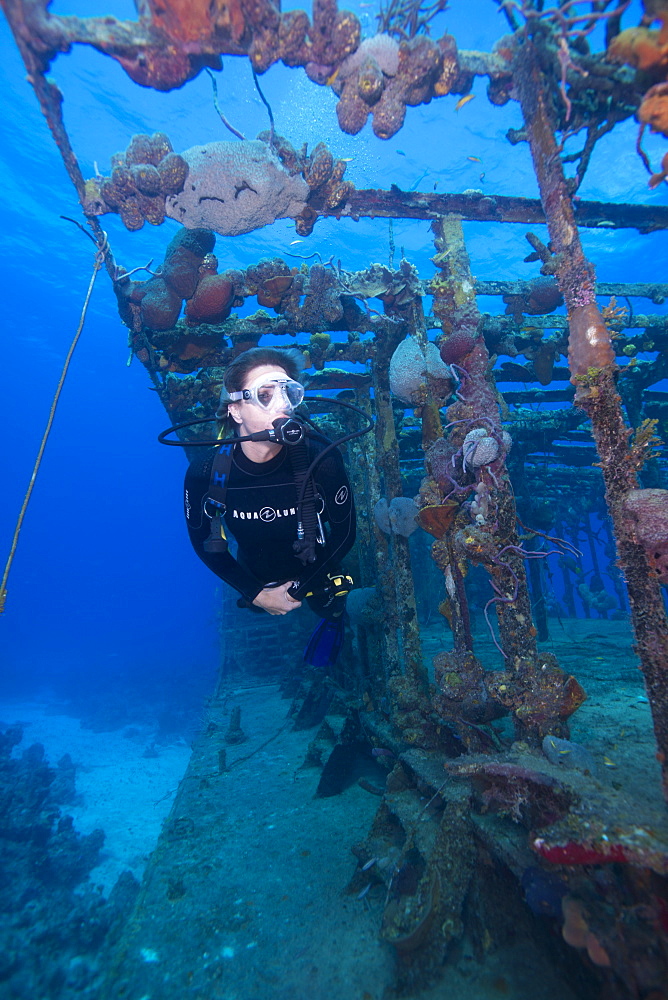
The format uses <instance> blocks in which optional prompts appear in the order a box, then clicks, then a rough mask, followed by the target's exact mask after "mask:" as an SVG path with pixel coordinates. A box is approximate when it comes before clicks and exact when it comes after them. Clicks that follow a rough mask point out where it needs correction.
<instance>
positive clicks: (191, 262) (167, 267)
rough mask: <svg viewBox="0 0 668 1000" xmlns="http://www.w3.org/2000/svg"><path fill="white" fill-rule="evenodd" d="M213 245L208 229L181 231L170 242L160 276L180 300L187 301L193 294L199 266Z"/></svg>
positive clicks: (214, 239) (213, 237) (214, 242)
mask: <svg viewBox="0 0 668 1000" xmlns="http://www.w3.org/2000/svg"><path fill="white" fill-rule="evenodd" d="M215 245H216V237H215V236H214V234H213V233H212V232H211V230H210V229H182V230H180V231H179V232H178V233H177V234H176V236H174V238H173V239H172V240H171V241H170V243H169V246H168V247H167V250H166V252H165V262H164V264H163V265H162V271H161V275H162V277H163V278H164V280H165V281H166V282H167V284H168V285H169V286H170V288H171V289H172V290H173V291H174V292H176V293H177V295H178V296H179V297H180V298H182V299H189V298H190V297H191V295H193V294H194V292H195V288H196V287H197V282H198V280H199V268H200V265H201V264H202V261H203V260H204V257H205V255H206V254H207V253H211V251H212V250H213V248H214V246H215Z"/></svg>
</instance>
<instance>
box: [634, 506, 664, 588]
mask: <svg viewBox="0 0 668 1000" xmlns="http://www.w3.org/2000/svg"><path fill="white" fill-rule="evenodd" d="M624 509H625V511H626V513H627V514H628V515H629V517H630V518H631V521H632V524H633V529H632V530H633V534H634V537H635V540H636V541H637V542H639V543H640V544H641V545H642V546H643V548H644V549H645V554H646V556H647V561H648V562H649V564H650V566H651V568H652V570H653V571H654V573H656V576H657V578H658V580H659V582H660V583H663V584H668V490H657V489H649V490H630V492H629V493H628V495H627V497H626V499H625V501H624Z"/></svg>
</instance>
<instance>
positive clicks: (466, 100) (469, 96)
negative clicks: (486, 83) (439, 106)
mask: <svg viewBox="0 0 668 1000" xmlns="http://www.w3.org/2000/svg"><path fill="white" fill-rule="evenodd" d="M474 97H475V94H467V95H466V97H460V98H459V100H458V101H457V103H456V104H455V111H459V110H460V109H461V108H463V107H464V105H465V104H468V103H469V101H472V100H473V98H474Z"/></svg>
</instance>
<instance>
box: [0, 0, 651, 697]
mask: <svg viewBox="0 0 668 1000" xmlns="http://www.w3.org/2000/svg"><path fill="white" fill-rule="evenodd" d="M103 7H104V12H105V13H113V14H115V15H116V16H119V17H133V16H134V15H133V8H132V4H130V3H113V4H110V5H103ZM352 8H353V9H355V5H354V4H353V5H352ZM52 9H53V11H54V13H68V14H70V13H72V14H81V15H85V14H90V13H91V5H90V4H89V3H78V4H77V3H72V4H64V3H60V2H58V3H56V4H54V6H53V8H52ZM359 14H360V16H361V19H362V23H363V25H365V26H368V28H367V30H368V31H371V28H372V21H371V12H370V11H369V9H368V8H367V7H366V6H363V7H362V9H360V11H359ZM627 16H628V15H627ZM629 23H632V18H631V17H630V16H629ZM441 27H445V28H447V30H449V31H450V32H452V33H453V34H455V36H456V37H457V39H458V44H459V46H460V48H479V49H483V50H484V49H488V48H489V47H490V46H491V45H492V44H493V42H494V41H495V40H496V39H497V38H498V37H499V36H500V35H501V34H503V33H504V32H505V19H504V17H503V16H502V15H501V14H499V13H498V12H496V11H495V10H494V9H493V7H492V5H490V4H489V3H484V2H482V0H478V2H476V3H467V4H466V5H465V6H464V5H460V4H455V5H453V10H452V11H448V12H447V13H446V14H443V15H441V16H440V19H439V22H438V24H437V25H436V26H435V28H434V33H435V34H438V33H439V31H440V29H441ZM0 45H1V48H2V53H3V58H2V61H1V65H0V73H1V74H2V76H1V87H0V101H1V102H2V114H1V115H0V137H1V142H0V149H1V150H2V152H1V153H0V155H1V156H2V177H3V183H2V186H1V188H0V212H1V213H2V216H1V224H0V246H1V252H2V261H3V264H2V284H3V288H4V296H3V306H4V315H3V320H4V322H3V327H4V337H3V341H4V345H5V346H4V357H3V360H4V365H3V368H4V377H3V392H2V424H3V429H4V434H5V447H4V460H3V466H4V470H5V471H4V474H3V480H4V484H5V485H4V488H3V490H2V495H1V497H0V505H1V506H0V551H2V552H3V553H4V552H5V551H7V549H8V546H9V541H10V538H11V532H12V529H13V523H14V520H15V518H16V516H17V514H18V510H19V507H20V504H21V501H22V498H23V495H24V491H25V489H26V486H27V482H28V479H29V476H30V471H31V468H32V462H33V460H34V456H35V454H36V450H37V447H38V443H39V440H40V437H41V433H42V429H43V426H44V423H45V421H46V417H47V414H48V409H49V406H50V401H51V398H52V395H53V392H54V390H55V386H56V382H57V380H58V377H59V373H60V368H61V365H62V361H63V359H64V356H65V353H66V351H67V348H68V346H69V343H70V341H71V338H72V336H73V334H74V331H75V329H76V326H77V323H78V319H79V315H80V311H81V307H82V303H83V298H84V295H85V291H86V288H87V285H88V280H89V277H90V270H91V264H92V254H91V250H92V247H91V246H90V245H89V241H88V240H87V239H86V238H85V237H84V236H83V235H82V234H81V233H79V232H78V231H77V230H76V229H75V227H74V226H72V224H71V223H68V222H64V221H62V220H61V219H60V218H59V216H60V215H61V214H64V215H70V216H74V217H78V215H79V212H78V204H77V200H76V196H75V193H74V190H73V188H72V186H71V184H70V183H69V180H68V178H67V176H66V173H65V170H64V168H63V166H62V163H61V160H60V157H59V155H58V151H57V149H56V147H55V144H54V143H53V141H52V138H51V135H50V133H49V131H48V129H47V126H46V124H45V122H44V120H43V118H42V116H41V113H40V111H39V108H38V106H37V102H36V100H35V98H34V95H33V93H32V90H31V88H30V86H29V85H28V83H27V82H26V80H25V71H24V67H23V65H22V62H21V60H20V57H19V55H18V52H17V50H16V49H15V47H14V44H13V39H12V37H11V34H10V32H9V30H8V27H7V25H6V23H5V22H4V21H3V22H2V23H1V24H0ZM224 63H225V69H224V72H223V74H222V77H220V78H219V90H220V98H221V103H222V105H223V107H224V109H225V113H226V115H227V117H228V118H229V120H230V121H231V122H233V123H236V124H237V126H241V127H243V129H244V131H245V134H246V135H249V136H253V135H255V134H256V133H257V132H258V131H260V130H261V129H262V128H265V127H266V126H267V119H266V112H265V109H264V106H263V105H262V103H261V102H260V100H259V98H258V96H257V93H256V92H255V89H254V87H253V81H252V76H251V73H250V68H249V65H248V62H247V60H245V59H241V58H233V57H227V58H226V59H225V60H224ZM52 74H53V76H54V78H55V79H56V81H57V83H58V85H59V87H60V88H61V90H62V92H63V94H64V97H65V104H64V109H65V122H66V125H67V128H68V131H69V134H70V136H71V140H72V144H73V147H74V149H75V150H76V153H77V156H78V158H79V162H80V164H81V167H82V170H83V173H84V175H85V176H90V175H92V174H93V172H94V163H97V165H98V168H99V170H100V171H101V172H103V173H104V172H107V171H108V166H109V157H110V156H111V154H112V153H114V152H115V151H117V150H119V149H123V148H124V147H125V146H126V145H127V142H128V139H129V137H130V136H131V135H132V134H133V133H135V132H141V131H147V132H152V131H155V130H157V129H165V130H166V131H167V132H168V134H169V135H170V138H171V140H172V143H173V145H174V148H175V149H176V150H179V149H183V148H188V147H189V146H191V145H194V144H196V143H200V142H203V141H206V140H208V139H227V138H229V134H228V133H226V131H225V130H224V128H223V126H222V125H221V123H220V121H219V119H218V116H217V114H216V112H215V109H214V108H213V105H212V101H211V91H210V84H209V79H208V77H207V76H206V74H204V73H202V74H200V76H199V77H198V78H197V79H196V80H194V81H192V82H191V83H189V84H187V85H186V86H185V87H183V88H181V89H180V90H177V91H173V92H171V93H167V94H163V93H157V92H154V91H151V90H148V89H144V88H141V87H138V86H136V85H134V84H132V83H131V81H130V80H129V79H128V78H127V77H126V75H125V74H124V72H123V71H122V70H121V68H120V67H119V66H118V65H117V63H115V62H114V61H113V60H111V59H106V58H103V57H101V56H100V55H98V54H97V53H96V52H94V51H93V50H90V49H87V48H85V47H83V46H79V47H77V48H75V49H74V50H73V51H72V52H71V53H70V54H69V55H68V56H67V57H62V56H61V57H60V58H58V59H57V60H56V62H55V64H54V66H53V67H52ZM262 87H263V90H264V92H265V93H266V95H267V97H268V99H269V100H270V102H271V104H272V106H273V109H274V114H275V118H276V126H277V129H278V130H279V131H280V132H281V133H282V134H284V135H286V136H287V137H288V138H289V139H290V140H291V141H292V142H293V143H294V144H295V145H297V146H298V145H301V143H302V142H305V141H306V142H308V143H309V144H310V145H311V146H312V145H313V144H315V142H317V141H319V140H324V141H325V142H327V143H328V144H329V145H330V146H331V148H332V149H333V150H334V151H335V154H336V155H338V156H343V157H347V156H351V157H353V160H352V162H351V163H350V164H349V168H348V173H347V176H348V177H349V178H350V179H352V180H353V181H354V183H355V185H356V186H357V187H367V186H369V187H371V186H385V187H387V186H389V184H390V183H396V184H397V185H399V186H400V187H402V188H404V189H409V188H411V187H412V186H413V185H414V184H415V182H416V181H418V180H419V179H420V178H421V177H422V178H423V179H422V180H421V181H420V185H419V186H420V189H421V190H426V191H430V190H433V187H434V185H435V184H436V183H438V190H440V191H458V190H464V189H466V188H470V187H480V188H482V189H484V190H485V191H486V192H489V193H500V194H523V195H530V196H535V195H536V194H537V190H536V182H535V178H534V175H533V171H532V168H531V162H530V156H529V151H528V147H527V146H526V144H520V145H518V146H514V147H513V146H510V145H509V144H508V143H507V142H506V141H505V139H504V134H505V131H506V130H507V129H508V128H509V127H517V126H519V124H520V114H519V109H518V106H517V105H516V104H515V103H514V102H510V103H509V104H507V105H506V106H504V107H502V108H495V107H492V106H490V105H489V103H488V102H487V99H486V97H485V92H484V81H483V80H482V79H480V78H478V79H476V82H475V85H474V89H473V93H475V94H476V99H475V100H473V101H470V102H469V103H468V104H467V105H466V106H465V107H464V108H462V109H461V110H460V111H459V112H456V111H455V110H454V106H455V101H454V99H442V100H437V101H433V102H432V103H431V104H430V105H427V106H424V105H423V106H420V107H418V108H410V109H409V110H408V114H407V117H406V124H405V126H404V128H403V129H402V130H401V131H400V132H399V133H398V134H397V135H396V136H395V137H394V138H393V139H391V140H389V141H388V142H382V141H381V140H379V139H377V138H375V137H374V135H373V133H372V132H371V129H370V125H368V124H367V126H366V127H365V129H364V131H363V132H362V133H361V134H360V135H359V136H356V137H351V136H347V135H344V134H343V133H341V132H340V131H339V129H338V125H337V121H336V116H335V111H334V107H335V101H336V98H335V97H334V95H333V94H332V92H331V91H329V90H328V89H326V88H319V87H317V86H315V85H313V84H311V83H310V82H309V81H308V80H307V79H306V77H305V74H304V73H303V71H301V70H293V71H290V70H288V69H286V68H285V67H283V66H278V65H277V66H274V67H272V68H271V70H269V71H268V72H267V73H266V74H265V75H264V76H263V77H262ZM635 131H636V126H635V123H634V122H633V121H632V120H631V121H627V122H624V123H623V124H622V125H620V126H618V127H617V128H616V129H615V130H614V132H613V133H612V134H611V135H609V136H606V137H605V138H604V139H603V140H602V141H601V142H600V143H599V145H598V147H597V149H596V151H595V154H594V156H593V158H592V162H591V165H590V168H589V171H588V174H587V177H586V178H585V182H584V184H583V185H582V188H581V190H580V194H581V196H582V197H583V198H593V199H601V200H605V199H611V200H615V201H617V200H619V201H638V202H643V203H645V204H664V203H665V201H666V194H665V188H664V186H663V185H661V186H660V187H659V188H657V189H656V190H655V191H653V192H650V191H649V190H648V189H647V186H646V180H647V175H646V173H645V171H644V168H643V167H642V164H641V162H640V160H639V158H638V157H637V155H636V153H635V151H634V143H635ZM578 141H579V140H578ZM662 143H663V139H662V138H661V137H652V138H648V139H647V140H646V145H647V149H648V152H649V153H650V155H653V159H654V160H657V158H658V157H659V156H660V155H661V150H662ZM402 153H403V154H405V155H402ZM469 156H476V157H480V160H481V161H482V162H481V163H477V162H472V161H470V160H469V159H468V157H469ZM481 168H482V170H481ZM425 171H426V172H427V173H426V176H424V177H423V175H424V174H425ZM483 171H484V175H485V176H484V179H483V181H480V173H481V172H483ZM103 225H104V227H105V228H106V230H107V231H108V233H109V237H110V241H111V245H112V247H113V250H114V253H115V255H116V259H117V261H119V262H121V263H123V264H124V265H125V266H126V267H133V266H136V265H137V264H144V263H146V262H147V260H149V259H150V258H155V259H156V260H160V259H161V257H162V254H163V251H164V248H165V246H166V244H167V242H168V241H169V239H170V238H171V236H172V235H173V233H174V231H175V229H176V225H175V223H171V222H169V221H168V222H167V223H166V224H164V225H163V227H161V228H160V229H157V230H156V229H153V228H152V227H150V226H148V225H147V226H145V227H144V229H143V230H142V231H141V232H139V233H128V232H127V231H126V230H125V229H124V228H123V226H122V224H121V223H120V220H119V218H118V217H117V216H114V215H109V216H106V217H104V219H103ZM536 228H537V232H538V235H539V236H544V235H545V233H544V232H541V229H540V227H536ZM465 229H466V234H467V245H468V250H469V254H470V257H471V263H472V269H473V273H474V274H475V275H476V276H477V277H478V278H480V279H487V278H514V277H529V276H531V275H532V274H533V273H537V271H536V265H532V266H527V265H524V264H522V263H521V262H522V259H523V257H524V256H526V253H527V244H526V241H525V239H524V235H523V227H522V226H511V225H505V226H495V227H490V226H487V225H482V224H467V225H466V227H465ZM394 238H395V243H396V245H397V248H398V249H399V248H401V247H403V248H404V251H405V253H406V255H407V256H408V257H409V258H410V259H411V260H412V261H413V262H414V263H415V264H416V265H417V266H418V268H419V269H420V270H421V273H423V274H428V273H429V268H430V266H431V265H429V261H428V258H429V257H430V256H431V255H432V254H433V249H432V244H431V241H430V233H429V230H428V226H427V225H426V224H423V223H420V222H412V221H407V220H406V221H401V220H400V221H397V222H395V225H394ZM293 239H295V234H294V228H293V225H292V223H290V221H289V220H283V221H280V222H277V223H276V224H275V225H273V226H270V227H267V228H266V229H263V230H260V231H257V232H255V233H251V234H249V235H248V236H244V237H241V238H237V239H234V240H232V239H225V238H221V237H219V238H218V244H217V253H218V256H219V257H220V259H221V267H222V266H245V265H248V264H249V263H251V262H252V261H254V260H256V259H257V258H258V257H259V256H262V255H267V254H271V255H273V254H275V253H280V252H281V251H282V250H289V249H291V251H292V252H297V253H298V252H304V253H311V252H312V251H318V252H320V253H321V255H322V257H323V259H328V258H329V257H330V256H331V255H332V253H333V254H334V255H335V257H339V256H340V257H341V259H342V260H343V262H344V266H345V267H346V268H348V269H351V270H352V269H354V268H358V267H364V266H366V265H367V264H368V263H369V261H373V260H379V261H382V262H385V261H386V260H387V257H388V253H389V250H388V238H387V223H386V222H385V221H382V220H378V221H375V222H374V221H371V220H363V221H361V222H359V223H355V222H352V221H351V220H347V219H343V220H341V221H340V222H337V221H336V220H333V219H329V220H321V221H319V222H318V224H317V226H316V228H315V230H314V233H313V234H312V236H311V237H309V238H308V239H307V240H306V241H305V242H304V243H303V244H299V245H298V246H296V247H293V248H289V246H288V245H289V243H290V242H291V241H292V240H293ZM662 241H663V235H662V234H655V235H652V236H645V237H640V236H638V235H637V234H635V233H633V232H629V231H624V230H622V231H619V232H612V231H608V230H605V231H603V232H596V231H585V232H584V233H583V242H584V245H585V250H586V252H587V253H588V254H589V256H590V258H591V259H592V260H593V261H594V263H595V264H596V266H597V268H598V274H599V277H600V278H601V280H608V281H614V280H622V279H623V280H634V279H636V280H652V279H654V278H658V277H660V269H659V268H658V266H657V265H658V262H659V261H660V260H661V259H662V250H661V249H660V247H661V244H662ZM128 354H129V352H128V351H127V350H126V346H125V329H124V328H123V327H122V326H121V324H120V323H119V321H118V317H117V314H116V310H115V305H114V298H113V295H112V293H111V289H110V287H109V284H108V281H107V280H106V276H105V275H102V276H101V277H100V278H99V279H98V282H97V286H96V289H95V292H94V295H93V300H92V302H91V306H90V309H89V312H88V317H87V321H86V326H85V330H84V333H83V336H82V338H81V342H80V344H79V347H78V348H77V351H76V355H75V358H74V361H73V363H72V366H71V369H70V373H69V376H68V379H67V383H66V386H65V390H64V392H63V395H62V397H61V402H60V405H59V408H58V413H57V417H56V421H55V424H54V428H53V431H52V434H51V438H50V441H49V444H48V447H47V450H46V454H45V457H44V461H43V463H42V466H41V469H40V473H39V477H38V480H37V484H36V487H35V490H34V494H33V499H32V502H31V505H30V508H29V511H28V514H27V517H26V520H25V524H24V527H23V530H22V533H21V539H20V545H19V549H18V553H17V556H16V559H15V563H14V569H13V572H12V576H11V579H10V581H9V597H8V602H7V608H6V613H5V615H4V619H3V621H2V623H1V627H2V635H1V636H0V641H1V642H2V647H3V650H4V654H3V659H4V662H5V665H6V667H5V669H6V674H5V678H6V680H5V682H6V683H8V684H10V685H13V684H14V685H18V686H24V687H25V689H26V690H30V689H32V688H33V687H34V685H35V684H41V683H44V684H49V683H50V682H52V681H53V682H55V681H56V680H57V679H59V678H63V677H65V676H68V675H70V674H71V673H74V674H76V675H77V677H79V678H81V680H82V681H86V682H91V683H94V684H95V685H96V686H100V685H104V684H105V683H106V682H107V680H109V679H112V680H113V678H115V677H118V675H119V672H122V671H123V670H125V669H129V670H131V671H133V672H134V671H136V670H140V671H142V672H146V673H147V674H149V675H150V676H151V677H152V678H154V680H155V682H156V683H159V680H160V678H162V677H165V676H168V675H169V674H170V673H171V672H173V671H176V672H177V673H178V672H179V671H181V670H183V669H185V670H187V671H191V672H194V674H195V675H200V674H204V675H206V674H207V673H208V672H209V671H210V669H211V665H212V664H215V661H216V655H217V654H216V647H217V642H218V638H217V635H216V630H215V625H214V616H215V610H216V596H215V593H216V584H215V581H214V580H212V578H211V577H210V576H209V575H207V573H206V571H205V570H204V569H203V568H202V567H201V566H200V565H199V564H198V561H197V560H195V559H193V557H192V554H191V553H190V551H189V550H188V546H187V544H186V538H185V535H184V530H183V526H182V523H181V511H180V499H179V488H180V479H181V476H182V473H183V465H184V463H183V459H182V457H181V456H180V455H179V454H175V453H174V452H172V451H167V450H165V449H161V448H160V447H159V446H157V445H156V443H155V436H156V434H157V432H158V431H159V430H161V429H162V427H163V425H164V424H165V416H164V412H163V410H162V407H161V406H160V404H159V403H158V400H157V399H156V398H155V394H154V393H153V392H151V391H149V383H148V379H147V377H146V375H145V373H144V371H143V369H142V367H141V366H140V365H139V364H138V363H137V362H136V361H135V363H134V364H133V365H132V366H131V367H129V368H128V367H126V361H127V358H128Z"/></svg>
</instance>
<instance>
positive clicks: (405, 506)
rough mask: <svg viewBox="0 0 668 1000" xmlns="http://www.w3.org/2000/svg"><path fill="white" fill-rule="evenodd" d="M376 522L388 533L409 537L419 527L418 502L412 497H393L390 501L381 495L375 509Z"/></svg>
mask: <svg viewBox="0 0 668 1000" xmlns="http://www.w3.org/2000/svg"><path fill="white" fill-rule="evenodd" d="M373 512H374V517H375V520H376V524H377V525H378V527H379V528H380V530H381V531H384V532H385V534H386V535H389V534H394V535H402V536H403V537H404V538H408V537H409V536H410V535H412V534H413V532H414V531H415V530H416V529H417V527H418V523H417V521H416V517H417V514H418V508H417V504H416V503H415V501H414V500H411V498H410V497H393V498H392V500H390V502H389V503H388V502H387V500H386V499H385V497H381V498H380V500H379V501H378V502H377V503H376V505H375V507H374V509H373Z"/></svg>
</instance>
